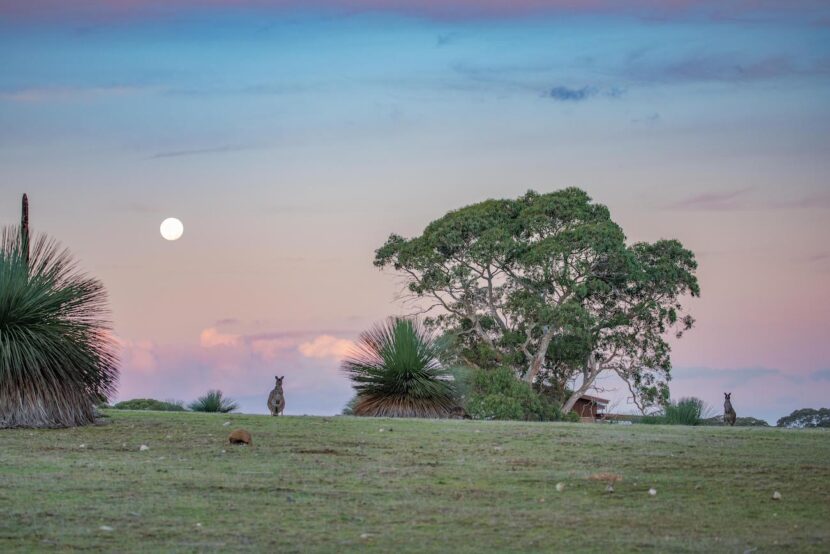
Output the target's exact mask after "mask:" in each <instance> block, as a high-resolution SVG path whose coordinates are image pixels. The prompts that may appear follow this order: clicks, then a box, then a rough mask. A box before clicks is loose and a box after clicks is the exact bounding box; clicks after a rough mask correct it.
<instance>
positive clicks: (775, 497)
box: [772, 491, 781, 500]
mask: <svg viewBox="0 0 830 554" xmlns="http://www.w3.org/2000/svg"><path fill="white" fill-rule="evenodd" d="M772 499H773V500H781V493H780V492H778V491H775V492H774V493H772Z"/></svg>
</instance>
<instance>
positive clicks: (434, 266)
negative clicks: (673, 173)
mask: <svg viewBox="0 0 830 554" xmlns="http://www.w3.org/2000/svg"><path fill="white" fill-rule="evenodd" d="M375 265H376V266H378V267H381V268H393V269H395V270H396V271H398V272H399V273H400V274H401V275H403V276H404V278H405V280H406V286H407V290H408V292H409V293H410V296H411V297H412V298H413V299H415V300H416V301H417V302H418V304H419V306H420V311H422V312H425V313H426V315H427V318H426V319H425V322H426V323H428V324H429V325H432V326H435V327H437V328H439V329H441V330H443V331H445V332H447V333H450V334H452V335H454V336H455V338H456V344H457V346H458V349H457V350H458V354H459V356H460V358H461V359H462V360H463V361H464V362H465V363H467V364H469V365H473V366H477V367H482V368H487V367H494V366H499V365H504V366H509V367H512V368H513V369H514V370H515V372H516V375H517V376H518V377H520V378H523V379H525V380H526V381H528V382H531V383H535V384H537V385H546V386H549V387H552V388H553V390H554V391H555V392H558V394H559V398H560V400H561V402H562V404H563V409H564V410H565V411H569V410H570V409H571V407H572V406H573V404H574V402H575V401H576V399H577V398H579V396H580V395H581V394H583V393H584V392H585V391H587V390H588V389H590V388H591V387H593V386H594V384H595V382H596V379H597V377H598V376H599V375H600V374H602V373H603V372H615V373H616V374H618V375H619V376H620V377H622V378H623V379H624V380H625V382H626V383H628V386H629V388H630V391H631V393H632V395H633V397H634V399H635V402H637V404H638V406H641V408H642V409H645V408H646V407H647V406H648V405H651V404H654V403H658V402H660V401H663V400H665V399H666V398H667V397H668V388H667V381H668V380H669V379H670V370H671V360H670V356H669V354H670V345H669V344H668V342H667V340H666V335H667V334H668V333H669V332H670V331H671V330H674V331H675V332H676V333H677V334H678V335H679V334H681V333H682V332H683V331H684V330H687V329H689V328H691V327H692V325H693V323H694V321H693V319H692V318H691V316H688V315H685V313H684V309H683V306H682V303H681V300H682V299H683V297H685V296H687V295H688V296H697V295H698V294H699V287H698V283H697V279H696V277H695V270H696V268H697V264H696V262H695V259H694V254H693V253H692V252H690V251H689V250H686V249H685V248H683V246H682V245H681V244H680V243H679V242H677V241H674V240H660V241H657V242H655V243H653V244H649V243H636V244H633V245H628V244H627V243H626V237H625V235H624V233H623V231H622V229H621V228H620V227H619V226H618V225H617V224H616V223H615V222H614V221H613V220H612V219H611V216H610V213H609V211H608V208H606V207H605V206H603V205H601V204H597V203H593V202H592V201H591V198H590V197H589V196H588V195H587V194H586V193H585V192H584V191H582V190H579V189H576V188H568V189H565V190H561V191H556V192H553V193H549V194H538V193H535V192H532V191H531V192H528V193H527V194H525V195H524V196H522V197H520V198H518V199H515V200H487V201H484V202H480V203H478V204H473V205H471V206H467V207H464V208H461V209H459V210H455V211H452V212H449V213H448V214H446V215H445V216H443V217H442V218H440V219H438V220H436V221H433V222H432V223H430V224H429V225H428V226H427V227H426V229H425V230H424V232H423V233H422V234H421V235H420V236H418V237H415V238H411V239H405V238H403V237H401V236H399V235H395V234H393V235H391V236H390V237H389V239H388V240H387V241H386V243H385V244H384V245H383V246H382V247H381V248H379V249H378V250H377V252H376V255H375Z"/></svg>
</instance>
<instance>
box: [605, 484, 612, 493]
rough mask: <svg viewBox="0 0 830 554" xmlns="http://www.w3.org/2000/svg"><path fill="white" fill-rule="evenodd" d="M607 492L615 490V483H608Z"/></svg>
mask: <svg viewBox="0 0 830 554" xmlns="http://www.w3.org/2000/svg"><path fill="white" fill-rule="evenodd" d="M605 492H614V485H608V486H607V487H605Z"/></svg>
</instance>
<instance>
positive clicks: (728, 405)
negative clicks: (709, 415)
mask: <svg viewBox="0 0 830 554" xmlns="http://www.w3.org/2000/svg"><path fill="white" fill-rule="evenodd" d="M723 396H724V401H723V422H724V423H728V424H729V425H735V419H736V418H737V417H738V415H737V414H736V413H735V408H733V407H732V400H731V398H732V393H731V392H725V393H723Z"/></svg>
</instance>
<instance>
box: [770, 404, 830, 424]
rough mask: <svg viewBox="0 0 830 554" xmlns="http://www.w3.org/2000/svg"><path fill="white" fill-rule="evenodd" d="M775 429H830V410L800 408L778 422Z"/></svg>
mask: <svg viewBox="0 0 830 554" xmlns="http://www.w3.org/2000/svg"><path fill="white" fill-rule="evenodd" d="M776 427H791V428H795V429H803V428H810V427H830V408H820V409H818V410H815V409H813V408H802V409H800V410H795V411H794V412H793V413H791V414H790V415H788V416H784V417H782V418H781V419H779V420H778V423H776Z"/></svg>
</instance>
